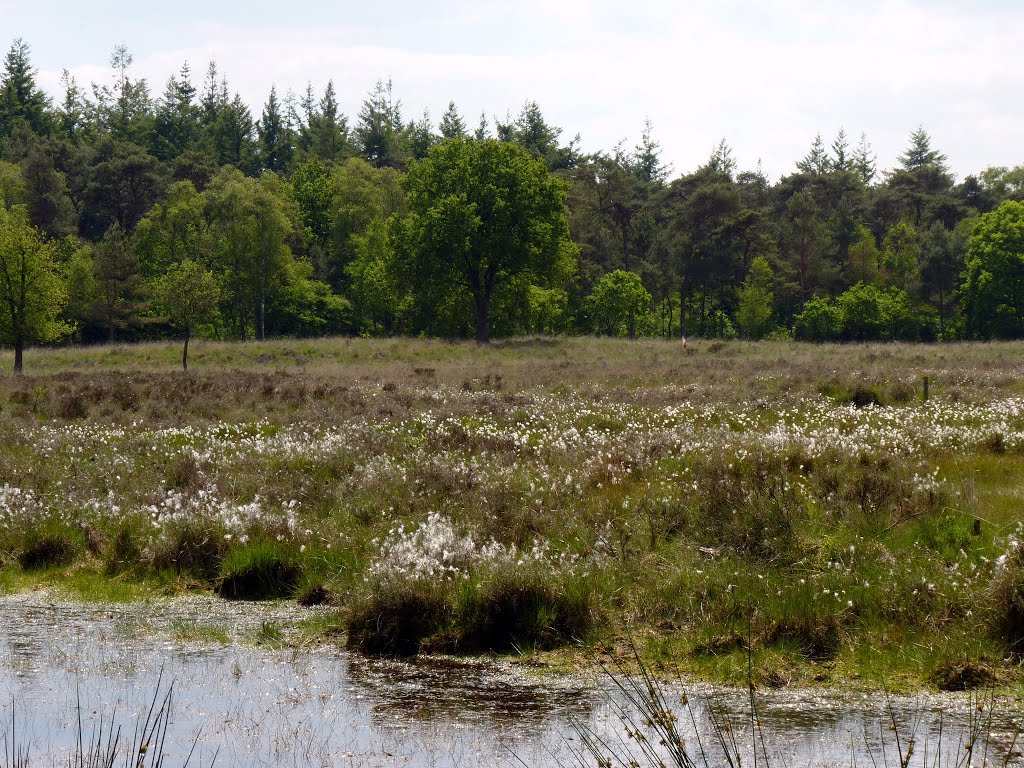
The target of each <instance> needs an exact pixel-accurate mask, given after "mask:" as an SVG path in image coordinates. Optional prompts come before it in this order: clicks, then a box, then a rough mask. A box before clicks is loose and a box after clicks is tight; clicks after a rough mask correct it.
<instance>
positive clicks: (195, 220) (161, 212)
mask: <svg viewBox="0 0 1024 768" xmlns="http://www.w3.org/2000/svg"><path fill="white" fill-rule="evenodd" d="M204 202H205V201H204V197H203V196H202V195H200V194H199V193H198V192H197V191H196V188H195V186H194V185H193V184H192V182H191V181H178V182H175V183H174V184H171V186H170V187H169V188H168V189H167V197H166V198H165V199H164V200H163V201H161V202H159V203H157V204H156V205H154V206H153V207H152V208H151V209H150V211H149V214H148V215H147V216H146V218H145V219H143V220H142V221H140V222H139V226H138V227H137V228H136V229H135V237H134V241H135V248H136V250H137V252H138V254H139V259H140V262H141V264H140V266H141V268H142V272H143V274H145V275H146V276H148V277H155V276H157V275H159V274H162V273H163V272H164V271H165V270H166V269H167V268H168V267H170V266H171V265H172V264H177V263H179V262H181V261H183V260H185V259H191V260H192V261H203V260H206V259H208V258H209V256H210V247H211V243H210V240H209V238H208V235H209V233H208V232H207V227H206V217H205V214H204Z"/></svg>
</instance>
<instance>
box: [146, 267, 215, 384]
mask: <svg viewBox="0 0 1024 768" xmlns="http://www.w3.org/2000/svg"><path fill="white" fill-rule="evenodd" d="M153 294H154V299H155V300H156V304H157V307H158V308H159V309H160V311H161V312H162V313H163V314H164V315H165V316H166V317H167V321H168V322H169V323H170V324H171V326H172V327H173V328H175V329H177V330H178V331H180V332H181V333H182V335H184V337H185V344H184V347H183V348H182V352H181V367H182V369H183V370H185V371H187V370H188V342H189V340H190V339H191V338H192V334H193V333H194V332H195V330H196V328H197V327H198V326H200V325H202V324H204V323H210V322H212V321H213V320H214V318H215V317H216V314H217V303H218V302H219V300H220V288H219V286H218V285H217V280H216V278H215V277H214V275H213V273H211V272H209V271H208V270H207V269H206V268H205V267H204V266H203V265H202V264H200V263H198V262H195V261H192V260H191V259H185V260H184V261H182V262H181V263H180V264H175V265H173V266H172V267H171V268H170V269H168V270H167V272H166V273H164V274H163V275H162V276H161V277H160V278H159V279H158V280H157V281H156V282H155V284H154V287H153Z"/></svg>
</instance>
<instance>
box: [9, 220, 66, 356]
mask: <svg viewBox="0 0 1024 768" xmlns="http://www.w3.org/2000/svg"><path fill="white" fill-rule="evenodd" d="M66 300H67V291H66V289H65V287H64V283H63V281H62V280H61V278H60V275H59V274H58V271H57V268H56V266H55V264H54V261H53V253H52V250H51V249H50V246H49V245H48V244H47V243H46V242H45V241H44V240H43V238H42V235H40V234H39V231H38V230H36V229H35V228H33V227H32V226H31V225H30V224H29V223H28V215H27V213H26V211H25V209H24V208H22V207H15V208H11V209H9V210H5V209H3V208H0V336H2V338H3V340H4V341H5V343H7V344H10V345H12V346H13V347H14V370H15V372H20V371H21V369H22V352H23V350H24V348H25V345H26V344H31V343H46V342H50V341H56V340H57V339H60V338H63V337H64V336H67V335H68V334H69V333H70V332H71V326H69V325H68V324H67V323H66V322H65V321H64V320H63V319H62V318H61V311H62V310H63V308H64V303H65V301H66Z"/></svg>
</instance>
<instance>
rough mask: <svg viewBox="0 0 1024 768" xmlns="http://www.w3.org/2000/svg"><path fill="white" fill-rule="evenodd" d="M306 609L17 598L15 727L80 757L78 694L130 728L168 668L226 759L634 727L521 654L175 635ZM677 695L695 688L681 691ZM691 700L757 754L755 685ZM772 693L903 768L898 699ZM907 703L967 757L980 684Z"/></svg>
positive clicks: (4, 655) (519, 745) (932, 740)
mask: <svg viewBox="0 0 1024 768" xmlns="http://www.w3.org/2000/svg"><path fill="white" fill-rule="evenodd" d="M298 611H299V609H297V608H296V607H295V606H290V605H276V604H275V605H273V606H268V605H252V604H232V603H226V602H223V601H217V600H206V599H203V600H191V601H175V602H173V603H169V604H167V603H156V604H144V605H135V606H131V607H115V608H94V607H90V606H76V605H72V604H67V603H57V604H51V603H48V602H47V601H46V600H45V599H39V598H38V597H33V596H21V597H14V598H10V597H8V598H0V741H2V740H3V739H4V737H8V736H9V735H10V733H9V732H10V728H11V726H10V723H11V707H12V704H13V706H14V707H15V713H14V716H15V722H16V726H15V728H16V736H17V739H18V741H19V742H20V743H22V744H27V745H29V746H30V748H31V751H32V755H33V757H34V760H35V762H36V763H37V764H38V763H39V762H42V763H43V764H47V763H50V762H51V759H50V757H55V758H56V761H57V762H63V759H61V758H60V757H59V756H55V755H53V754H51V755H50V757H47V756H46V755H47V753H48V752H59V751H61V750H65V751H66V750H68V749H70V747H71V744H72V741H71V740H72V739H73V738H74V737H75V727H74V726H75V722H76V719H77V714H76V712H77V702H79V701H80V702H81V708H82V718H83V722H84V725H85V731H86V734H87V735H88V733H89V732H90V731H91V729H92V728H93V727H94V726H95V725H96V724H98V723H99V722H100V719H101V718H102V721H103V722H104V723H109V722H110V720H111V718H115V719H116V721H117V722H119V723H122V724H124V725H125V727H126V729H127V730H130V729H131V727H132V725H131V723H132V718H133V717H135V716H136V715H138V714H140V713H143V712H144V711H145V710H146V708H147V707H148V705H149V703H150V700H151V699H152V695H153V692H154V689H155V686H156V681H157V679H158V677H159V675H160V674H161V670H162V673H163V679H164V681H165V686H166V684H168V683H169V682H171V681H173V684H174V712H173V718H172V727H171V735H170V738H169V739H168V744H169V745H170V747H169V750H168V751H170V752H171V754H172V756H175V757H178V758H179V762H180V758H183V757H184V754H185V753H186V752H187V750H188V748H189V746H190V744H191V741H192V739H193V738H194V737H195V736H196V734H198V738H199V744H200V749H201V753H202V756H203V757H204V760H203V763H204V764H205V763H208V762H209V758H210V757H211V756H212V753H213V750H215V749H216V750H219V754H218V756H217V761H216V764H217V765H218V766H235V765H268V766H269V765H275V766H276V765H296V766H299V765H302V766H307V765H353V766H373V765H410V766H474V765H481V764H486V765H488V766H498V765H521V763H519V761H518V758H522V760H523V761H524V762H525V763H527V764H528V765H556V764H565V765H570V764H576V762H575V760H574V758H573V755H572V750H573V749H574V747H575V745H577V744H578V743H579V739H578V737H575V736H574V735H573V731H572V728H571V726H570V721H571V719H577V720H579V721H582V722H586V723H588V724H589V727H591V728H592V729H594V730H596V731H598V732H600V733H602V734H603V736H604V738H606V739H608V740H609V741H610V742H611V743H619V742H620V741H621V740H622V737H623V736H624V734H623V727H622V723H621V720H620V713H621V706H622V700H621V696H620V695H618V694H614V695H613V691H612V687H611V686H608V685H607V683H604V687H603V690H597V691H595V690H593V689H591V688H590V687H588V686H586V685H584V684H582V683H581V682H580V681H579V680H566V679H561V678H559V679H551V678H550V677H543V678H537V677H531V676H529V675H527V674H525V673H523V672H522V671H521V670H518V669H516V668H515V667H513V666H512V665H508V664H494V663H488V662H477V661H469V662H460V661H449V660H429V661H419V662H416V663H406V662H398V661H386V660H375V659H364V658H361V657H354V656H350V655H348V654H347V653H344V652H342V651H340V650H338V649H337V648H334V647H331V646H323V647H316V648H311V649H309V650H301V651H295V650H283V651H274V650H269V649H265V648H261V647H253V646H246V645H235V644H230V645H223V646H221V645H210V644H195V643H191V644H190V643H185V642H177V641H174V640H172V639H169V638H173V637H174V627H175V626H182V625H185V626H188V625H189V623H190V622H192V623H194V622H195V618H196V617H197V616H201V617H203V621H204V622H205V623H209V624H213V625H216V626H225V627H232V628H233V630H234V631H235V632H236V633H237V634H238V635H240V636H242V637H247V636H248V637H251V636H252V635H254V634H255V633H256V631H258V629H259V627H260V624H261V622H263V621H273V622H275V623H280V624H287V623H289V622H291V623H293V624H294V621H295V619H296V618H297V617H300V616H301V615H302V614H300V613H298ZM671 698H672V699H673V700H674V701H677V700H678V693H674V694H672V697H671ZM690 698H691V701H692V702H695V703H694V704H693V706H692V707H691V709H690V710H689V714H687V713H686V712H683V713H682V714H681V721H682V722H681V730H683V731H684V733H686V735H687V743H688V744H689V745H690V748H691V750H692V751H696V750H697V741H698V738H697V736H696V734H701V736H700V742H701V743H702V744H703V745H704V748H705V749H706V750H707V751H708V755H709V759H711V761H712V763H713V764H718V763H719V762H720V761H719V760H718V759H717V757H718V755H719V749H718V748H717V745H716V744H715V738H714V736H713V735H710V734H713V733H714V732H715V729H714V728H713V721H714V720H716V719H718V720H719V722H721V721H722V720H723V719H728V720H730V721H731V722H732V723H733V725H734V726H735V727H734V728H733V730H732V731H731V734H732V735H734V736H735V738H736V743H737V746H738V747H739V748H740V750H741V751H743V752H745V753H747V758H746V759H745V760H744V762H745V764H747V765H752V764H753V763H752V761H751V759H750V755H749V752H750V745H751V743H752V733H751V729H750V718H749V705H750V702H749V698H748V697H747V696H746V695H745V694H744V693H743V692H734V691H724V692H723V691H715V690H712V689H705V690H691V696H690ZM756 703H757V707H758V716H759V720H760V722H761V725H762V730H763V733H764V738H765V742H766V745H767V751H768V756H769V758H770V762H772V763H775V764H778V765H787V766H803V765H820V764H824V763H835V764H840V763H843V764H851V761H852V762H856V763H857V764H860V765H864V764H871V763H872V761H873V760H874V761H877V762H879V763H881V762H883V761H884V763H885V764H886V765H894V764H898V757H897V756H896V751H895V750H896V742H895V738H894V734H893V733H892V732H890V731H889V730H888V728H887V724H888V719H887V718H888V714H887V709H886V704H885V700H884V697H881V696H878V695H872V696H866V695H865V696H846V697H843V698H842V699H840V698H837V697H835V696H832V697H825V696H811V695H809V694H807V693H803V694H795V693H789V692H784V693H774V692H772V693H765V694H762V693H759V694H758V697H757V699H756ZM892 705H893V709H894V711H895V713H896V716H897V720H898V721H899V723H900V733H901V734H903V739H904V743H905V740H906V735H907V734H909V733H910V732H911V731H912V730H913V729H915V727H916V733H917V746H916V750H915V760H914V761H913V763H914V764H917V765H922V766H925V765H927V766H932V765H935V764H936V760H935V758H936V754H935V748H936V744H937V742H938V739H937V737H936V736H935V732H936V731H937V728H938V727H939V724H940V722H941V724H942V727H943V729H944V735H943V740H942V742H943V746H944V749H945V750H948V751H947V755H946V757H944V758H943V759H942V763H943V764H947V765H949V766H953V765H955V763H956V759H955V757H954V755H956V754H957V753H958V752H960V751H961V747H960V744H959V741H960V739H961V737H962V734H963V733H964V732H965V721H964V718H965V715H966V713H967V712H968V705H967V704H966V703H965V699H964V698H953V697H942V698H929V699H925V700H908V699H902V698H894V699H893V700H892ZM944 711H945V712H946V714H944V715H943V714H942V713H943V712H944ZM998 714H999V718H1000V719H999V722H998V723H996V730H997V731H998V732H999V734H998V741H1005V740H1006V735H1005V734H1006V733H1007V732H1009V731H1011V730H1012V729H1013V728H1014V724H1013V722H1012V719H1013V716H1015V715H1016V714H1017V711H1016V710H1013V709H1011V708H1010V705H1009V704H1005V705H1000V708H999V710H998ZM915 724H916V725H915ZM928 734H932V735H931V736H930V737H929V735H928ZM883 744H884V745H885V750H886V754H885V755H884V757H883V755H882V748H881V746H880V745H883ZM0 749H2V747H0ZM869 750H870V751H872V752H873V758H872V755H869V754H868V751H869ZM513 755H515V756H518V757H514V756H513ZM925 761H926V762H925ZM999 762H1002V760H1001V755H1000V760H999ZM587 763H588V764H591V763H592V761H590V760H588V761H587ZM171 764H174V763H173V762H172V763H171ZM192 764H196V763H195V762H194V761H193V763H192Z"/></svg>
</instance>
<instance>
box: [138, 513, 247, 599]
mask: <svg viewBox="0 0 1024 768" xmlns="http://www.w3.org/2000/svg"><path fill="white" fill-rule="evenodd" d="M227 551H228V544H227V541H225V539H224V533H223V531H222V530H221V529H220V528H219V527H218V526H216V525H214V524H212V523H209V522H207V521H204V520H201V519H196V520H187V521H186V520H183V521H179V522H178V523H177V524H176V525H174V526H173V527H172V528H170V529H169V530H168V531H167V532H166V535H165V536H164V537H163V538H161V539H160V540H158V541H156V542H154V543H153V544H152V546H151V548H150V552H149V565H150V567H151V568H153V569H154V570H157V571H162V570H168V571H173V572H174V573H175V574H176V575H179V576H188V577H191V578H194V579H198V580H199V581H204V582H207V583H213V582H214V581H215V580H216V579H217V577H218V576H219V575H220V570H221V563H222V561H223V560H224V556H225V554H226V553H227Z"/></svg>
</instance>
